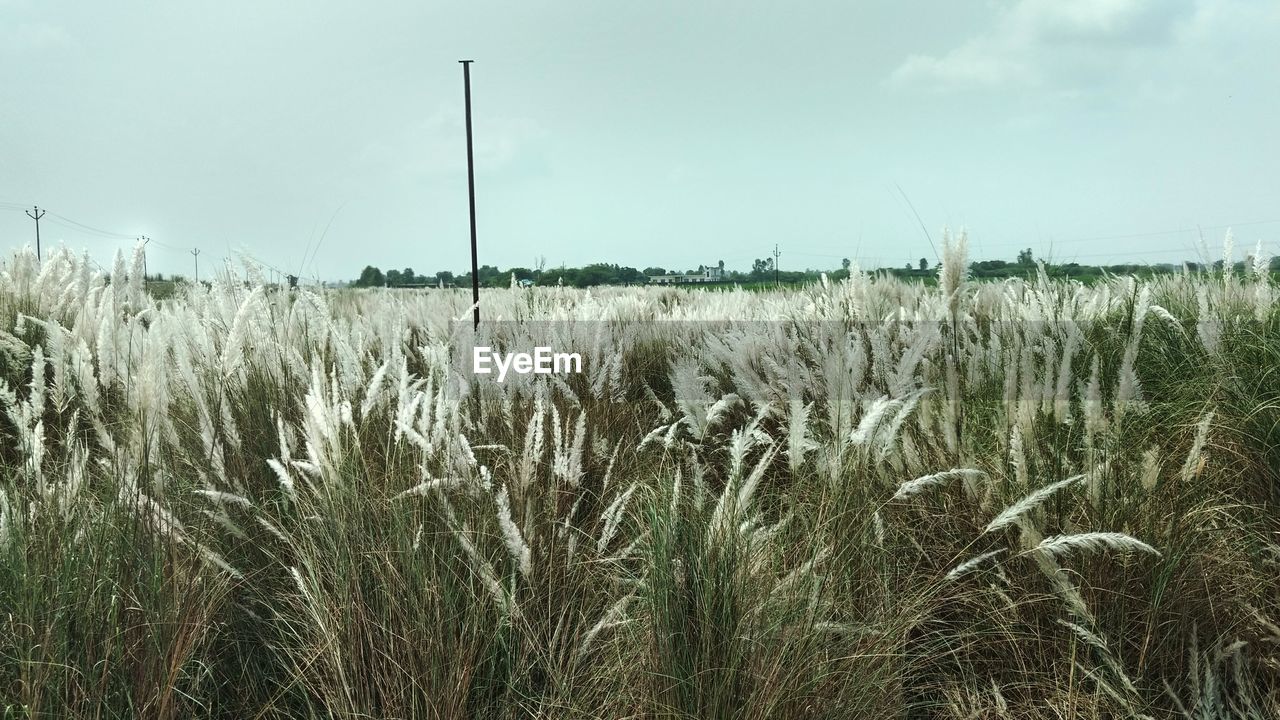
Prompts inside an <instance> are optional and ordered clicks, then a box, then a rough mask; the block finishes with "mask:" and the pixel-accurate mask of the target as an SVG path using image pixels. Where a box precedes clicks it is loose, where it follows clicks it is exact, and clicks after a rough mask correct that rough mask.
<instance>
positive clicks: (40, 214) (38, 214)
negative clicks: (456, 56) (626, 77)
mask: <svg viewBox="0 0 1280 720" xmlns="http://www.w3.org/2000/svg"><path fill="white" fill-rule="evenodd" d="M467 127H468V128H470V127H471V126H470V125H467ZM467 132H470V130H469V129H468V131H467ZM31 207H32V209H34V210H35V211H36V214H35V215H32V214H31V210H27V211H26V213H27V217H29V218H31V219H32V220H35V221H36V260H40V259H41V258H40V218H42V217H44V211H43V210H41V209H40V206H39V205H33V206H31Z"/></svg>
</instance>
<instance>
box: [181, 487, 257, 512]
mask: <svg viewBox="0 0 1280 720" xmlns="http://www.w3.org/2000/svg"><path fill="white" fill-rule="evenodd" d="M193 492H194V493H195V494H196V495H201V496H204V497H207V498H209V499H210V500H212V501H214V502H215V503H218V504H219V505H222V504H224V503H228V504H231V505H239V506H240V507H246V508H252V507H253V501H251V500H250V499H249V498H247V497H245V496H243V495H237V494H235V493H229V492H222V491H220V490H195V491H193Z"/></svg>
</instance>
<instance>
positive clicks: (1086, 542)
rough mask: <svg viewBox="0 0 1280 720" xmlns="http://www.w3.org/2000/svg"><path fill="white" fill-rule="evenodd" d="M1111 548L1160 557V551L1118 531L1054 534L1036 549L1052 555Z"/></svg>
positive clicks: (1041, 542) (1042, 541)
mask: <svg viewBox="0 0 1280 720" xmlns="http://www.w3.org/2000/svg"><path fill="white" fill-rule="evenodd" d="M1107 548H1111V549H1113V550H1118V551H1120V552H1132V551H1136V550H1141V551H1142V552H1149V553H1151V554H1152V555H1155V556H1156V557H1160V551H1159V550H1156V549H1155V548H1153V547H1151V546H1150V545H1148V544H1146V543H1144V542H1142V541H1141V540H1139V539H1137V538H1135V537H1133V536H1131V535H1126V534H1124V533H1119V532H1088V533H1078V534H1075V535H1054V536H1053V537H1048V538H1045V539H1044V540H1041V541H1040V544H1039V545H1037V546H1036V549H1037V550H1039V551H1041V552H1044V553H1047V554H1049V555H1052V556H1055V557H1056V556H1058V555H1062V554H1066V553H1070V552H1071V551H1073V550H1086V551H1088V550H1106V549H1107Z"/></svg>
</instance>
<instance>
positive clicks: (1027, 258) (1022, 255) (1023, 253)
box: [1018, 248, 1036, 267]
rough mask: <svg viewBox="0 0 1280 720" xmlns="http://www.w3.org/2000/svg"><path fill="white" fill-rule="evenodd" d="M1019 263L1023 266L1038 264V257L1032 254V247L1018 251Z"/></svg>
mask: <svg viewBox="0 0 1280 720" xmlns="http://www.w3.org/2000/svg"><path fill="white" fill-rule="evenodd" d="M1018 264H1019V265H1021V266H1023V267H1029V266H1031V265H1035V264H1036V259H1035V258H1034V257H1033V256H1032V255H1031V248H1027V249H1026V250H1019V251H1018Z"/></svg>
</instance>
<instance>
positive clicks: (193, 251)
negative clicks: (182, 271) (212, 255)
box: [191, 248, 200, 285]
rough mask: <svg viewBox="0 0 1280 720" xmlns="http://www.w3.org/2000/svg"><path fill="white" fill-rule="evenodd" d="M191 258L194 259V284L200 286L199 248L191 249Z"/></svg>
mask: <svg viewBox="0 0 1280 720" xmlns="http://www.w3.org/2000/svg"><path fill="white" fill-rule="evenodd" d="M191 257H193V258H195V259H196V284H197V285H199V284H200V248H191Z"/></svg>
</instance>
